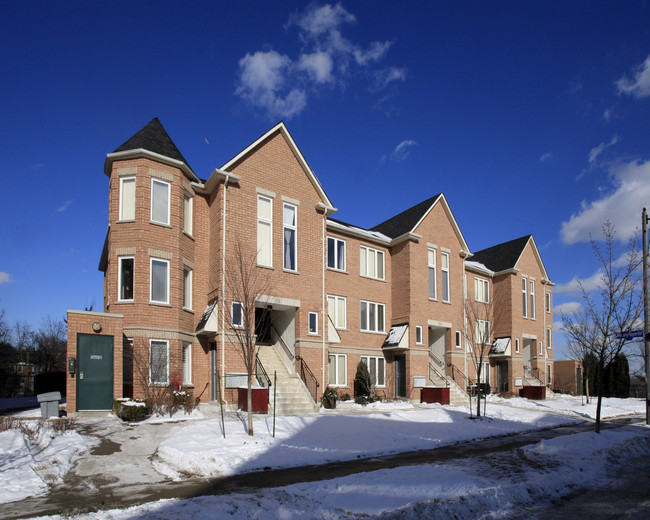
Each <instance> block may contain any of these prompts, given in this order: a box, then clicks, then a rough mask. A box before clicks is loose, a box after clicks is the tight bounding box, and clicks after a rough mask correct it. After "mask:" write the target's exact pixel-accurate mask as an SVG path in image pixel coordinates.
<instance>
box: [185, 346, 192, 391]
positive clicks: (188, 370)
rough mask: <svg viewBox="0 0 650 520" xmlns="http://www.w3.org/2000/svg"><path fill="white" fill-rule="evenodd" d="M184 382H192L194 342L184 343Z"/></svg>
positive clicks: (188, 383)
mask: <svg viewBox="0 0 650 520" xmlns="http://www.w3.org/2000/svg"><path fill="white" fill-rule="evenodd" d="M183 384H184V385H191V384H192V344H191V343H183Z"/></svg>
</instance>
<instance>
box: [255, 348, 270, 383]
mask: <svg viewBox="0 0 650 520" xmlns="http://www.w3.org/2000/svg"><path fill="white" fill-rule="evenodd" d="M255 379H257V383H258V384H259V385H260V386H261V387H262V388H271V378H270V377H269V375H268V374H267V373H266V370H264V365H262V362H261V361H260V357H259V356H255Z"/></svg>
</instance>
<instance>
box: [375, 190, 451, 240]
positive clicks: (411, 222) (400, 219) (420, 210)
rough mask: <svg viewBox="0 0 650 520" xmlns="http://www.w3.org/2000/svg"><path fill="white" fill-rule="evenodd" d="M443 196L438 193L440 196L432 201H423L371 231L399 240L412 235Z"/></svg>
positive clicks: (432, 198) (431, 199)
mask: <svg viewBox="0 0 650 520" xmlns="http://www.w3.org/2000/svg"><path fill="white" fill-rule="evenodd" d="M441 195H442V193H438V195H435V196H433V197H431V198H430V199H427V200H423V201H422V202H420V203H419V204H416V205H415V206H412V207H410V208H409V209H407V210H404V211H402V212H401V213H399V214H397V215H395V216H394V217H391V218H389V219H388V220H385V221H384V222H382V223H381V224H377V225H376V226H375V227H373V228H370V230H371V231H378V232H379V233H383V234H384V235H387V236H389V237H391V238H397V237H399V236H402V235H404V234H405V233H411V232H413V230H414V229H415V227H416V226H417V224H419V223H420V221H421V220H422V218H423V217H424V216H425V215H426V214H427V213H428V212H429V210H430V209H431V207H432V206H433V205H434V203H435V202H436V201H437V200H438V198H439V197H440V196H441Z"/></svg>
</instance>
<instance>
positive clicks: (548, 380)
mask: <svg viewBox="0 0 650 520" xmlns="http://www.w3.org/2000/svg"><path fill="white" fill-rule="evenodd" d="M535 370H537V379H539V381H540V383H542V384H543V385H545V386H547V387H549V388H550V387H551V382H552V378H550V377H548V376H547V374H546V372H545V371H544V370H542V369H541V368H536V369H535ZM544 381H546V382H544Z"/></svg>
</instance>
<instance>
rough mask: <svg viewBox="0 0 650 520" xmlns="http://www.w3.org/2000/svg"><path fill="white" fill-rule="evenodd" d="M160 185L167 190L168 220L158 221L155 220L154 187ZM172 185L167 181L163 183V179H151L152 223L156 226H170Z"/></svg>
mask: <svg viewBox="0 0 650 520" xmlns="http://www.w3.org/2000/svg"><path fill="white" fill-rule="evenodd" d="M156 184H159V185H161V186H164V187H165V188H167V215H166V220H156V219H154V218H153V208H154V195H153V194H154V188H153V187H154V185H156ZM171 191H172V189H171V184H170V183H169V182H167V181H163V180H161V179H157V178H155V177H152V178H151V222H154V223H156V224H162V225H164V226H169V212H170V206H171Z"/></svg>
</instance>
